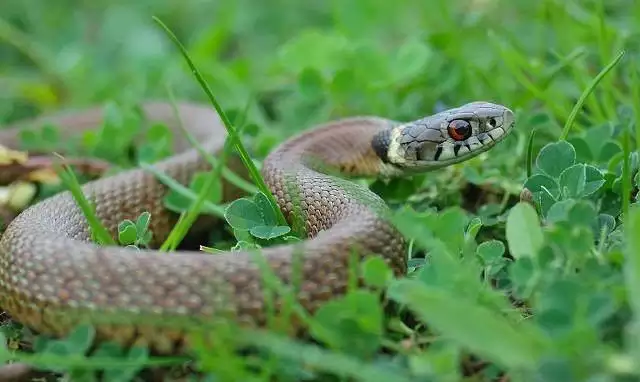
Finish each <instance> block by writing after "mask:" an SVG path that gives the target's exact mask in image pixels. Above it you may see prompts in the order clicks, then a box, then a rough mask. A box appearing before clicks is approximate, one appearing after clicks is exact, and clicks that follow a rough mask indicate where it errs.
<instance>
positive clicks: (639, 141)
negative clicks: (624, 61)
mask: <svg viewBox="0 0 640 382" xmlns="http://www.w3.org/2000/svg"><path fill="white" fill-rule="evenodd" d="M631 63H632V65H630V67H631V69H630V70H631V86H630V87H631V107H632V108H633V113H634V115H635V128H636V137H635V138H636V146H635V147H636V150H638V149H639V148H640V88H638V87H639V86H640V82H639V81H638V71H637V70H636V67H637V66H636V65H635V64H636V60H632V61H631Z"/></svg>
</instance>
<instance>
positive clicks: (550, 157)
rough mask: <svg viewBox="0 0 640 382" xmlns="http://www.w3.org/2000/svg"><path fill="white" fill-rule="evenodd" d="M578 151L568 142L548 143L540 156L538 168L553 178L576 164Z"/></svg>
mask: <svg viewBox="0 0 640 382" xmlns="http://www.w3.org/2000/svg"><path fill="white" fill-rule="evenodd" d="M575 160H576V150H575V149H574V148H573V146H572V145H571V144H570V143H569V142H567V141H558V142H553V143H548V144H547V145H545V146H544V147H543V148H542V149H541V150H540V153H539V154H538V157H537V159H536V166H537V167H538V168H539V169H540V170H542V171H543V172H544V173H545V174H547V175H549V176H550V177H552V178H556V179H557V178H558V177H559V176H560V174H561V173H562V171H564V170H565V169H567V168H568V167H570V166H571V165H573V164H574V163H575Z"/></svg>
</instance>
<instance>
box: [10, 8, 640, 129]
mask: <svg viewBox="0 0 640 382" xmlns="http://www.w3.org/2000/svg"><path fill="white" fill-rule="evenodd" d="M0 7H1V10H2V12H1V18H0V57H1V61H0V86H1V88H2V94H1V96H2V98H3V99H2V102H0V122H8V121H13V120H16V119H19V118H23V117H27V116H32V115H35V114H38V113H42V112H46V111H52V110H57V109H60V108H63V107H69V106H73V107H78V106H83V105H90V104H95V103H104V102H105V101H107V100H115V101H120V102H131V101H139V100H141V99H145V98H166V97H167V87H170V88H171V89H172V91H173V92H174V93H175V94H176V96H177V97H178V98H185V99H190V100H202V101H205V98H204V93H203V92H202V90H201V89H200V88H199V87H198V84H197V82H196V81H195V79H194V78H193V76H192V75H191V73H190V72H189V70H188V68H187V67H186V65H185V63H184V60H183V58H182V57H181V56H180V54H179V52H178V51H177V49H176V48H175V46H174V45H173V44H172V42H171V41H170V40H169V39H168V37H167V36H166V34H165V33H164V31H163V30H162V29H161V28H160V27H159V26H158V25H157V24H155V23H154V21H153V20H152V16H154V15H155V16H157V17H159V18H160V19H161V20H162V21H164V22H165V23H166V24H167V25H168V26H169V27H170V28H171V29H172V30H173V31H174V32H175V33H176V35H177V36H178V38H179V39H180V40H181V41H182V42H183V43H184V44H185V45H186V47H187V48H188V49H189V52H190V53H191V54H192V57H193V59H194V60H195V62H196V64H197V65H198V66H199V68H200V69H201V70H202V72H203V73H204V74H205V75H206V79H207V81H208V82H209V84H210V86H211V87H212V88H213V90H214V92H215V94H216V96H217V97H218V98H219V100H220V102H221V103H222V106H223V107H224V108H244V106H245V105H246V103H247V102H248V101H249V100H253V102H254V105H255V106H256V107H252V108H251V113H252V118H253V120H254V121H256V122H258V123H260V124H261V126H263V127H271V128H273V129H276V131H278V130H282V129H299V128H302V127H303V126H301V125H304V126H309V125H311V124H313V123H315V122H318V121H322V120H326V119H327V118H334V117H339V116H344V115H353V114H361V113H367V114H378V115H383V116H387V117H390V118H397V119H414V118H418V117H420V116H422V115H426V114H430V113H432V112H433V111H434V108H436V109H437V107H438V106H439V105H440V106H443V107H449V106H455V105H456V104H460V103H464V102H468V101H472V100H477V99H481V100H491V101H495V102H500V103H504V104H506V105H508V106H510V107H512V108H514V109H516V110H517V111H519V112H521V114H522V116H521V117H520V121H521V122H523V119H522V118H523V117H525V119H526V118H527V117H531V116H533V115H534V114H536V113H540V112H541V113H544V114H545V115H548V116H549V117H551V118H549V119H548V121H547V122H549V124H548V125H545V129H546V130H547V132H548V133H549V134H551V135H557V134H558V132H559V124H561V123H563V121H564V119H565V118H566V116H567V115H568V113H569V111H570V110H571V107H572V105H573V103H575V100H576V99H577V97H578V96H579V94H580V92H581V91H582V90H583V89H584V88H585V87H586V85H587V84H588V82H589V81H590V80H591V79H592V78H593V77H594V76H595V75H596V74H597V72H598V71H599V70H600V69H601V68H602V67H603V66H604V65H606V63H607V62H609V61H611V59H612V58H613V57H614V56H615V55H616V54H617V53H618V52H619V51H621V50H622V49H626V50H627V54H626V56H625V62H624V63H623V64H622V65H620V68H618V69H616V74H614V75H611V76H609V77H608V78H606V79H605V81H604V82H603V84H604V85H602V86H609V87H610V88H611V89H612V91H611V92H606V94H602V92H600V94H599V95H598V96H597V97H592V98H593V100H591V101H590V102H588V109H589V111H590V118H595V119H598V118H601V119H605V118H607V117H611V113H616V112H617V109H618V106H619V105H618V104H619V103H620V102H621V101H624V99H625V94H626V92H628V91H629V90H628V89H627V88H626V86H625V81H624V78H625V77H628V75H629V70H630V69H634V70H635V66H634V65H633V64H632V61H631V60H630V59H632V58H633V56H635V54H636V51H637V42H636V41H637V39H636V38H635V37H637V33H638V30H639V29H638V26H637V22H636V21H634V20H638V17H640V5H638V3H637V2H634V1H625V0H614V1H593V0H589V1H564V0H542V1H537V2H532V1H524V0H516V1H499V0H455V1H453V0H452V1H414V0H403V1H393V2H389V1H381V0H369V1H364V0H352V1H348V2H346V1H328V2H299V1H291V0H268V1H248V0H238V1H204V0H183V1H148V0H143V1H138V2H128V1H127V2H125V1H119V0H109V1H107V0H98V1H73V0H57V1H55V2H41V1H36V0H3V2H2V5H1V6H0ZM600 16H604V18H601V17H600ZM523 123H524V124H525V127H523V128H522V129H520V130H521V131H522V130H524V129H526V121H525V122H523Z"/></svg>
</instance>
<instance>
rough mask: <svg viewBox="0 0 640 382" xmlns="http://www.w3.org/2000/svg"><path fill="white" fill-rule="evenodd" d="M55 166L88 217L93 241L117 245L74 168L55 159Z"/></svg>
mask: <svg viewBox="0 0 640 382" xmlns="http://www.w3.org/2000/svg"><path fill="white" fill-rule="evenodd" d="M55 155H56V156H58V157H59V158H60V159H61V160H64V157H63V156H62V155H60V154H57V153H55ZM53 166H54V169H55V170H56V172H57V173H58V176H59V177H60V179H61V180H62V182H63V183H64V185H65V186H66V187H67V189H68V190H69V192H70V193H71V195H72V196H73V198H74V199H75V201H76V203H78V206H79V207H80V209H81V210H82V213H83V214H84V216H85V218H86V219H87V223H88V224H89V228H90V231H91V239H92V241H95V242H96V243H98V244H100V245H116V241H115V240H114V239H113V238H112V237H111V234H110V233H109V230H107V228H106V227H105V226H104V225H103V224H102V222H101V221H100V219H98V216H97V215H96V213H95V207H94V206H93V205H92V204H91V203H90V202H89V200H87V198H86V197H85V196H84V193H83V192H82V187H81V186H80V182H78V178H77V177H76V174H75V173H74V172H73V169H71V167H69V166H68V165H66V164H60V162H58V161H55V162H54V164H53Z"/></svg>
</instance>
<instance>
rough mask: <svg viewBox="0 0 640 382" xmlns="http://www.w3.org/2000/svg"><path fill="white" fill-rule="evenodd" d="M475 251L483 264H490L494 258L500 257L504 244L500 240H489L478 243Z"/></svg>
mask: <svg viewBox="0 0 640 382" xmlns="http://www.w3.org/2000/svg"><path fill="white" fill-rule="evenodd" d="M476 251H477V253H478V256H480V258H481V259H482V261H483V262H484V263H485V264H492V263H493V262H495V261H496V260H501V259H502V256H503V255H504V251H505V246H504V243H502V242H501V241H500V240H489V241H485V242H483V243H480V245H478V248H477V249H476Z"/></svg>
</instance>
